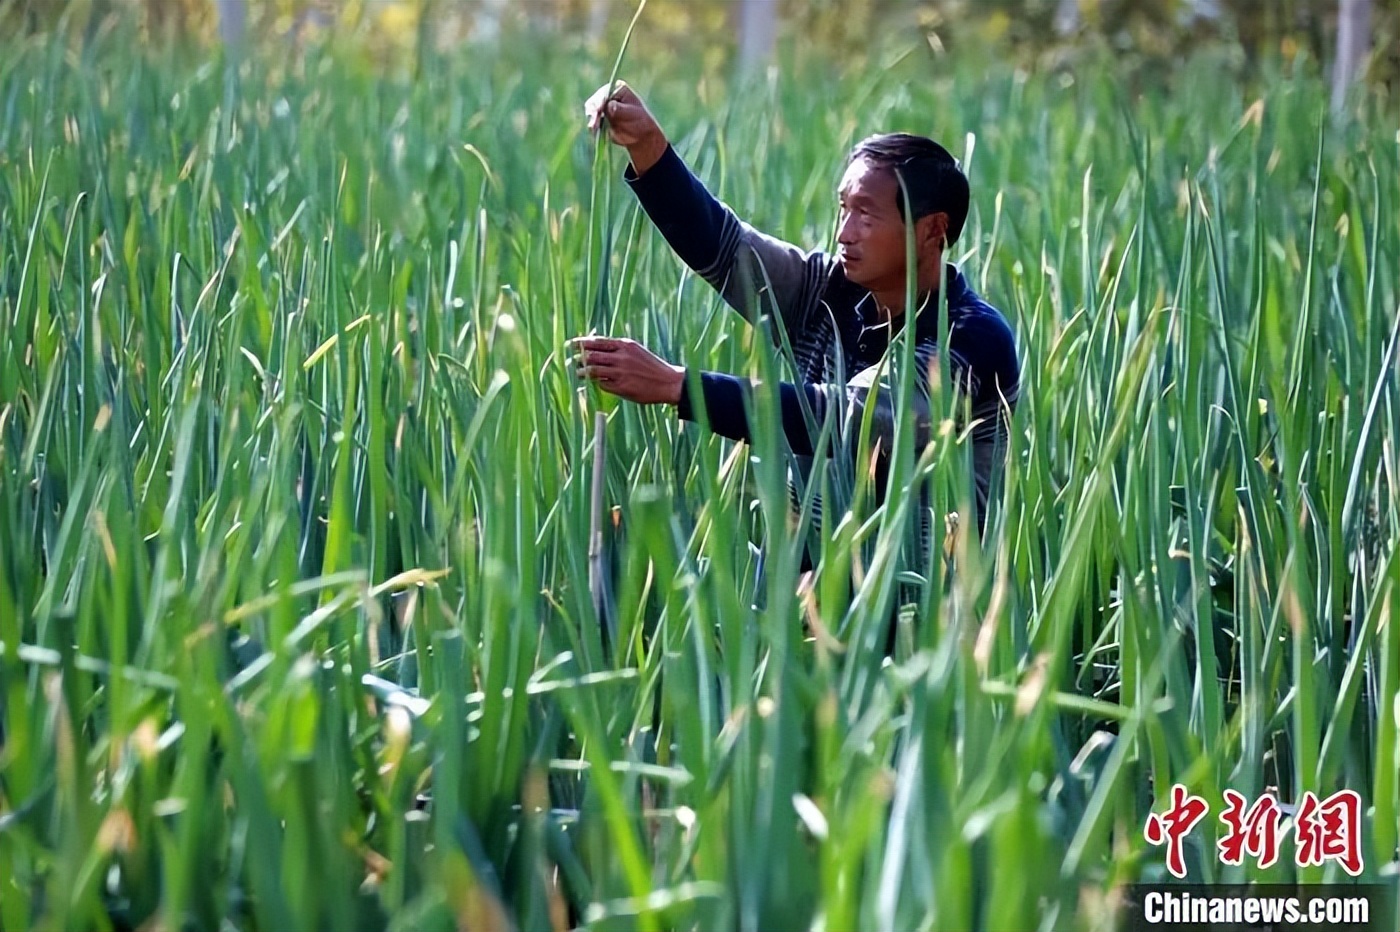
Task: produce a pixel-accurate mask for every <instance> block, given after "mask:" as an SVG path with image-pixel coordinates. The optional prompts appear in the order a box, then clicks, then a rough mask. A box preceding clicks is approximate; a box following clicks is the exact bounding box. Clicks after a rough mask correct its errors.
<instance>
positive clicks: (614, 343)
mask: <svg viewBox="0 0 1400 932" xmlns="http://www.w3.org/2000/svg"><path fill="white" fill-rule="evenodd" d="M626 343H627V341H626V340H618V339H614V338H613V337H574V338H573V339H572V340H570V341H569V345H571V346H575V347H578V348H579V349H581V350H597V351H598V352H603V353H612V352H616V351H617V350H620V349H622V347H623V346H625V345H626Z"/></svg>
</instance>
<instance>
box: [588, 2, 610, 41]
mask: <svg viewBox="0 0 1400 932" xmlns="http://www.w3.org/2000/svg"><path fill="white" fill-rule="evenodd" d="M610 5H611V4H610V3H609V2H608V0H589V3H588V41H589V42H592V43H594V44H598V43H600V42H602V41H603V37H604V36H605V34H606V33H607V30H608V8H609V6H610Z"/></svg>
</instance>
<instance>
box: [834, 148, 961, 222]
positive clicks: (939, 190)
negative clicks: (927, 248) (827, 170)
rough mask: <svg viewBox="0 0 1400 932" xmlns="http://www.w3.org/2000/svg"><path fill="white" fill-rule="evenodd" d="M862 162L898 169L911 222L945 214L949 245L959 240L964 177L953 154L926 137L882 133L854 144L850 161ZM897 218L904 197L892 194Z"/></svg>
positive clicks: (901, 210) (901, 214) (902, 212)
mask: <svg viewBox="0 0 1400 932" xmlns="http://www.w3.org/2000/svg"><path fill="white" fill-rule="evenodd" d="M856 159H865V160H866V161H867V162H870V163H871V164H873V165H879V166H881V167H883V168H888V169H898V171H899V177H902V178H903V179H904V186H905V188H906V189H907V190H908V192H909V206H910V209H911V210H912V211H913V213H914V219H915V220H918V219H919V218H920V217H927V216H928V215H929V214H937V213H945V214H947V215H948V232H947V239H948V245H949V246H951V245H953V244H954V243H956V242H957V241H958V237H959V236H961V235H962V229H963V224H965V223H966V222H967V205H968V200H969V194H968V185H967V176H966V175H964V174H963V172H962V167H961V166H959V165H958V160H957V159H955V158H953V155H952V153H950V152H949V151H948V150H947V149H945V148H943V147H942V146H940V145H939V144H938V143H936V142H934V141H933V140H932V139H929V138H927V137H925V136H915V135H913V134H911V133H881V134H879V135H876V136H868V137H866V138H865V139H862V140H861V141H860V142H858V143H856V147H855V148H854V149H852V150H851V158H850V161H852V162H854V161H855V160H856ZM895 201H896V203H897V204H898V206H899V215H900V216H901V217H903V216H904V195H903V194H900V193H896V194H895Z"/></svg>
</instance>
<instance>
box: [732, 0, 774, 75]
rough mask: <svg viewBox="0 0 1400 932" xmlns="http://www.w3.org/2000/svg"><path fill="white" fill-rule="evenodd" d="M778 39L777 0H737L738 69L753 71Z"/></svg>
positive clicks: (770, 51) (763, 60)
mask: <svg viewBox="0 0 1400 932" xmlns="http://www.w3.org/2000/svg"><path fill="white" fill-rule="evenodd" d="M777 41H778V0H739V69H740V70H741V71H744V72H750V71H753V70H754V69H755V68H757V67H758V66H759V65H761V64H763V63H764V62H766V61H767V60H768V58H769V57H770V56H771V55H772V54H773V47H774V46H775V45H776V44H777Z"/></svg>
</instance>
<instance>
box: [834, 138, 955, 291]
mask: <svg viewBox="0 0 1400 932" xmlns="http://www.w3.org/2000/svg"><path fill="white" fill-rule="evenodd" d="M838 196H839V199H840V207H841V219H840V222H839V224H838V226H837V231H836V243H837V246H838V247H839V249H838V253H837V255H838V257H839V258H840V260H841V267H842V269H843V270H844V271H845V273H846V277H847V278H848V279H850V280H851V281H853V282H855V283H856V284H857V285H861V286H863V287H865V288H869V289H870V290H871V291H876V292H879V291H894V290H898V289H900V288H903V287H904V277H905V275H904V266H905V263H904V249H905V244H904V237H905V232H904V218H903V217H902V216H901V215H900V210H899V197H900V192H899V182H898V181H897V180H895V175H894V172H893V171H891V170H890V169H888V168H885V167H883V166H881V165H874V164H871V163H870V162H868V161H866V160H865V159H864V158H858V159H855V160H853V161H852V162H851V164H850V165H849V166H847V168H846V174H845V176H844V177H843V178H842V179H841V187H840V189H839V191H838ZM946 223H947V217H946V215H944V214H933V215H930V216H928V217H921V218H920V219H919V221H918V222H917V223H916V224H915V234H914V249H915V252H916V255H917V254H922V253H924V252H926V251H927V246H928V244H929V241H930V237H931V236H932V235H933V234H934V233H937V235H938V236H939V237H941V236H942V227H943V225H946ZM937 245H940V246H941V243H939V244H937Z"/></svg>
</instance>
